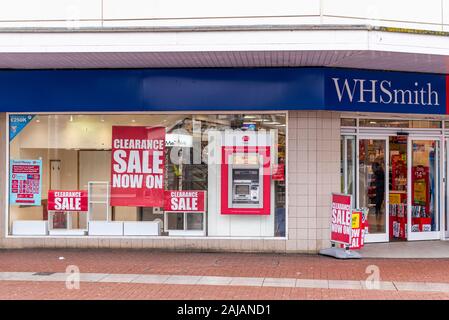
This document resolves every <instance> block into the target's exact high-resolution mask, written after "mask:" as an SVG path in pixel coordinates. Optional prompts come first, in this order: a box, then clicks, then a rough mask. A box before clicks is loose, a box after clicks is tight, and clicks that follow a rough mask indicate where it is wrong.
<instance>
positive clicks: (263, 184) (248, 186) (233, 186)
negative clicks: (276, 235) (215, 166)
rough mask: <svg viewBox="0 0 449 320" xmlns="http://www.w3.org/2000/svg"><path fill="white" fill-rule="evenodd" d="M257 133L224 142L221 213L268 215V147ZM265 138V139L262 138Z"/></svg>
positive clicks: (269, 195) (269, 181) (234, 135)
mask: <svg viewBox="0 0 449 320" xmlns="http://www.w3.org/2000/svg"><path fill="white" fill-rule="evenodd" d="M260 136H263V135H258V133H257V132H251V133H249V132H244V133H239V134H233V135H232V136H231V139H229V136H228V137H227V138H228V139H226V138H225V144H224V145H223V147H222V163H221V179H222V183H221V187H222V192H221V213H222V214H254V215H269V214H270V208H271V203H270V202H271V193H270V190H271V188H270V185H271V171H270V164H271V160H270V157H271V155H270V147H269V145H268V144H267V142H266V141H265V140H266V139H262V140H263V141H258V140H260V139H258V137H260ZM265 137H266V136H265Z"/></svg>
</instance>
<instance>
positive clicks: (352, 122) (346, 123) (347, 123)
mask: <svg viewBox="0 0 449 320" xmlns="http://www.w3.org/2000/svg"><path fill="white" fill-rule="evenodd" d="M340 125H341V126H342V127H355V126H357V120H356V119H347V118H342V119H341V121H340Z"/></svg>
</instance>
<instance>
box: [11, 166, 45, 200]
mask: <svg viewBox="0 0 449 320" xmlns="http://www.w3.org/2000/svg"><path fill="white" fill-rule="evenodd" d="M9 171H10V176H9V181H10V186H9V190H10V193H9V202H10V204H11V205H28V206H40V205H41V189H42V179H41V177H42V160H40V159H39V160H11V162H10V168H9Z"/></svg>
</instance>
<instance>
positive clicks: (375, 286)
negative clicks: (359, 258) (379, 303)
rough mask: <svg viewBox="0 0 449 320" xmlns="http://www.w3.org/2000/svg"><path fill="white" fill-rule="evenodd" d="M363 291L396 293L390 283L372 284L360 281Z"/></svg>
mask: <svg viewBox="0 0 449 320" xmlns="http://www.w3.org/2000/svg"><path fill="white" fill-rule="evenodd" d="M360 284H361V286H362V289H363V290H389V291H397V289H396V287H395V285H394V284H393V282H391V281H379V282H378V283H373V282H371V281H369V282H368V283H367V281H363V280H362V281H360Z"/></svg>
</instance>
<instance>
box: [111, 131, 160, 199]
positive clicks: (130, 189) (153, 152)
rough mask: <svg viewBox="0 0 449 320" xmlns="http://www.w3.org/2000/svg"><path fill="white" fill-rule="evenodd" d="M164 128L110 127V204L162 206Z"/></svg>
mask: <svg viewBox="0 0 449 320" xmlns="http://www.w3.org/2000/svg"><path fill="white" fill-rule="evenodd" d="M164 167H165V128H164V127H143V126H136V127H131V126H113V127H112V153H111V206H136V207H163V206H164Z"/></svg>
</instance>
